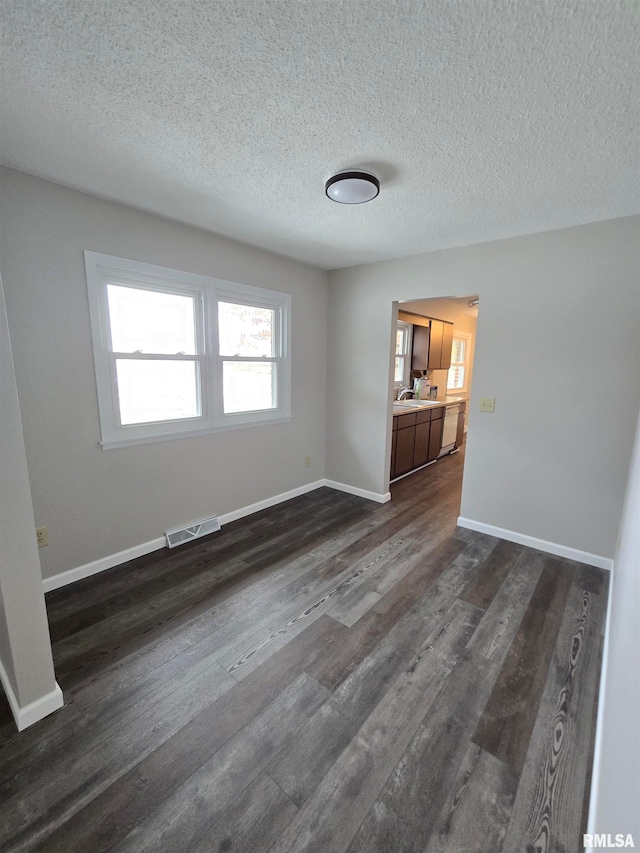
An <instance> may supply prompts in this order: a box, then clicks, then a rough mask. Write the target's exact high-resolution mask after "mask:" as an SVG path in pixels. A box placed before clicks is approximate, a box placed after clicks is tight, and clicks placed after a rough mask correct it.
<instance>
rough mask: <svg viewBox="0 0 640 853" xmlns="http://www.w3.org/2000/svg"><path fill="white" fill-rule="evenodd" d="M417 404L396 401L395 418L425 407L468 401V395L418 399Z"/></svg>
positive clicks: (430, 407) (410, 401)
mask: <svg viewBox="0 0 640 853" xmlns="http://www.w3.org/2000/svg"><path fill="white" fill-rule="evenodd" d="M403 402H407V403H412V402H413V400H406V401H403ZM415 402H416V405H415V406H398V405H397V404H396V403H395V402H394V404H393V416H394V418H395V417H396V416H397V415H405V414H409V413H411V412H420V411H422V410H423V409H434V408H437V407H438V406H450V405H452V404H455V403H466V402H467V399H466V397H454V396H449V395H447V397H445V398H442V397H441V398H438V399H436V400H416V401H415Z"/></svg>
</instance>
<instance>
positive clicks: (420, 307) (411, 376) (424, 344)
mask: <svg viewBox="0 0 640 853" xmlns="http://www.w3.org/2000/svg"><path fill="white" fill-rule="evenodd" d="M478 303H479V297H478V295H477V294H469V295H467V296H460V297H442V298H428V299H420V300H412V301H409V302H398V303H397V305H398V314H397V321H396V328H395V334H394V340H395V350H394V353H393V356H392V358H393V362H392V365H391V370H390V373H391V375H392V377H393V378H392V382H391V387H390V392H389V397H390V401H389V404H390V407H391V409H392V424H393V429H392V440H391V454H390V460H389V463H390V474H389V479H390V482H391V483H393V482H395V481H397V480H399V479H402V478H404V477H408V476H410V475H411V474H413V473H414V472H416V471H418V470H421V469H423V468H426V467H428V466H430V465H434V464H435V463H436V462H437V460H438V459H441V458H442V457H444V456H446V455H449V454H451V453H456V452H458V451H459V450H460V449H461V447H462V446H463V444H464V442H465V439H466V433H467V418H468V413H469V399H470V396H471V383H472V379H473V362H474V355H475V342H476V327H477V321H478ZM394 316H395V313H394Z"/></svg>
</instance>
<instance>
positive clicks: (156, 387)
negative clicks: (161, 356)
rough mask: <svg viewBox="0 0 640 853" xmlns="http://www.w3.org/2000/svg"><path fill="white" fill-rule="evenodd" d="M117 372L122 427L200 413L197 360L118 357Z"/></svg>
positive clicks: (195, 416) (189, 416)
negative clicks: (148, 359)
mask: <svg viewBox="0 0 640 853" xmlns="http://www.w3.org/2000/svg"><path fill="white" fill-rule="evenodd" d="M116 371H117V377H118V399H119V402H120V420H121V422H122V424H123V426H124V425H130V424H144V423H150V422H152V421H174V420H180V419H182V418H197V417H199V416H200V414H201V413H200V411H199V404H198V366H197V363H196V362H194V361H143V360H137V359H126V358H124V359H120V358H119V359H117V360H116Z"/></svg>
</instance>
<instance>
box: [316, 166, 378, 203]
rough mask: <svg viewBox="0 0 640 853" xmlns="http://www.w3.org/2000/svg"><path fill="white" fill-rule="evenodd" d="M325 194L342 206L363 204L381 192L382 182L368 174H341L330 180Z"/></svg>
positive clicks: (326, 185)
mask: <svg viewBox="0 0 640 853" xmlns="http://www.w3.org/2000/svg"><path fill="white" fill-rule="evenodd" d="M325 192H326V193H327V195H328V196H329V198H330V199H331V200H332V201H337V202H339V203H340V204H363V203H364V202H365V201H371V200H372V199H374V198H375V197H376V196H377V195H378V193H379V192H380V182H379V181H378V179H377V178H374V177H373V175H368V174H367V173H366V172H341V173H340V174H338V175H334V176H333V177H332V178H329V180H328V181H327V183H326V184H325Z"/></svg>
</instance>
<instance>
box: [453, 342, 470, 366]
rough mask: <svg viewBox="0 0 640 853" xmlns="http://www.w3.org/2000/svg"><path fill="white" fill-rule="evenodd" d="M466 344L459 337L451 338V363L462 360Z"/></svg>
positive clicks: (457, 362)
mask: <svg viewBox="0 0 640 853" xmlns="http://www.w3.org/2000/svg"><path fill="white" fill-rule="evenodd" d="M466 344H467V342H466V341H464V340H462V339H461V338H454V339H453V346H452V347H451V361H452V363H453V364H461V363H462V362H463V361H464V355H465V354H464V351H465V348H466Z"/></svg>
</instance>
